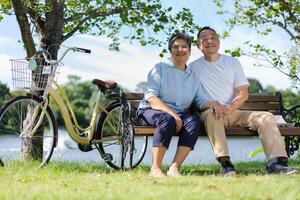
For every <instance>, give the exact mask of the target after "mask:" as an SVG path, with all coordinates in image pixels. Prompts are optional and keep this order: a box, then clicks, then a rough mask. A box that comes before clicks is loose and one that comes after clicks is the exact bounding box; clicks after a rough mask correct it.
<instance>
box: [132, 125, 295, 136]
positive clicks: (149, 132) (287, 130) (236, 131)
mask: <svg viewBox="0 0 300 200" xmlns="http://www.w3.org/2000/svg"><path fill="white" fill-rule="evenodd" d="M134 130H135V135H136V136H153V133H154V131H155V128H154V127H152V126H134ZM279 130H280V133H281V135H282V136H300V128H298V127H293V128H291V127H280V128H279ZM225 132H226V135H227V136H257V135H258V134H257V132H255V131H251V130H249V129H246V128H240V127H228V128H226V129H225ZM174 136H178V134H174ZM199 136H206V133H205V132H204V131H203V130H202V131H201V132H200V133H199Z"/></svg>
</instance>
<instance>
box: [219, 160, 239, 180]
mask: <svg viewBox="0 0 300 200" xmlns="http://www.w3.org/2000/svg"><path fill="white" fill-rule="evenodd" d="M220 173H221V175H222V176H223V177H232V176H236V174H237V173H236V170H235V168H234V166H233V164H232V163H231V162H230V160H227V161H225V162H223V163H222V166H221V171H220Z"/></svg>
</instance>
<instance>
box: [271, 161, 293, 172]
mask: <svg viewBox="0 0 300 200" xmlns="http://www.w3.org/2000/svg"><path fill="white" fill-rule="evenodd" d="M266 171H267V173H268V174H297V173H298V171H297V170H295V169H292V168H289V167H288V166H287V165H283V164H282V163H280V162H276V163H273V164H272V165H270V166H267V168H266Z"/></svg>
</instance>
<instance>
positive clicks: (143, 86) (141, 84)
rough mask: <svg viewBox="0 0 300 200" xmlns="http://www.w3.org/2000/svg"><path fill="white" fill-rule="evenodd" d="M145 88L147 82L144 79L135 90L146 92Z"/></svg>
mask: <svg viewBox="0 0 300 200" xmlns="http://www.w3.org/2000/svg"><path fill="white" fill-rule="evenodd" d="M145 88H146V82H145V81H142V82H140V83H138V84H137V85H136V89H135V90H134V91H135V92H144V91H145Z"/></svg>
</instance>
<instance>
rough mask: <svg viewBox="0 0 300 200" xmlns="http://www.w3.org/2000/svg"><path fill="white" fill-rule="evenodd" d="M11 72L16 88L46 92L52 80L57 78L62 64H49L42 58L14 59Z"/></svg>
mask: <svg viewBox="0 0 300 200" xmlns="http://www.w3.org/2000/svg"><path fill="white" fill-rule="evenodd" d="M10 61H11V71H12V82H13V86H14V88H17V89H29V90H45V89H46V88H48V87H49V86H50V84H51V79H50V77H52V78H55V77H56V78H57V76H56V75H57V74H58V73H59V67H60V66H61V65H62V63H58V64H49V63H46V62H45V61H44V60H43V59H40V58H30V59H24V58H23V59H12V60H10Z"/></svg>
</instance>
